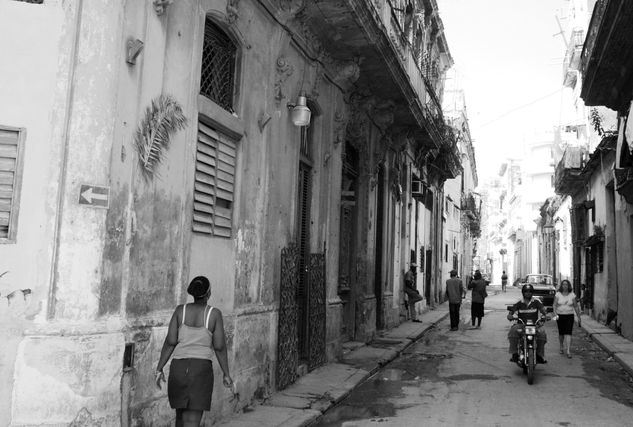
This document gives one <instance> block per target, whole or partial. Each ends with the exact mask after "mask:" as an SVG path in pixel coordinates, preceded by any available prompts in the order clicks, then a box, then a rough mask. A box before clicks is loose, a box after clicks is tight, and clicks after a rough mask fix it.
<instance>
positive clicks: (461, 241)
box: [442, 79, 480, 285]
mask: <svg viewBox="0 0 633 427" xmlns="http://www.w3.org/2000/svg"><path fill="white" fill-rule="evenodd" d="M454 80H455V79H453V81H454ZM443 109H444V115H445V117H446V118H447V120H448V121H449V122H450V124H451V127H452V128H453V132H454V133H455V135H456V139H457V143H458V148H459V152H460V156H461V173H460V174H459V176H457V177H456V178H452V179H448V180H446V182H445V184H444V195H445V200H444V214H443V221H444V235H443V245H444V254H443V256H444V259H443V263H444V265H443V268H442V271H443V274H444V279H445V280H446V278H447V277H448V274H449V272H450V271H451V270H452V269H455V270H457V272H458V274H459V277H462V278H465V277H466V276H467V275H469V274H471V273H472V272H473V257H474V256H475V250H474V249H475V243H476V242H477V239H478V238H479V216H480V212H479V209H478V207H476V206H475V199H474V195H473V191H474V190H475V188H477V184H478V177H477V162H476V159H475V150H474V148H473V142H472V138H471V135H470V127H469V123H468V116H467V113H466V99H465V95H464V91H463V90H461V89H459V88H456V87H450V88H449V85H448V82H447V90H446V91H445V93H444V108H443ZM445 280H444V283H443V285H445Z"/></svg>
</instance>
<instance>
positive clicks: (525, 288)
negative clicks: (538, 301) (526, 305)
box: [521, 283, 534, 296]
mask: <svg viewBox="0 0 633 427" xmlns="http://www.w3.org/2000/svg"><path fill="white" fill-rule="evenodd" d="M528 291H529V292H530V293H531V294H533V293H534V286H532V285H530V284H529V283H527V284H525V285H523V287H522V288H521V293H522V294H523V296H525V293H526V292H528Z"/></svg>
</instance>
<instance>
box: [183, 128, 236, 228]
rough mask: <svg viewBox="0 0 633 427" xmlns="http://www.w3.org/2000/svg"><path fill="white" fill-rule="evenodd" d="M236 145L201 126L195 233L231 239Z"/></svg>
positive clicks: (198, 146) (194, 208)
mask: <svg viewBox="0 0 633 427" xmlns="http://www.w3.org/2000/svg"><path fill="white" fill-rule="evenodd" d="M236 152H237V148H236V143H235V141H233V140H231V139H230V138H228V137H227V136H226V135H223V134H221V133H220V132H218V131H216V130H215V129H213V128H212V127H210V126H208V125H206V124H204V123H202V122H198V142H197V149H196V172H195V178H194V191H193V231H195V232H197V233H203V234H210V235H212V236H219V237H231V230H232V223H233V201H234V200H233V197H234V194H235V161H236Z"/></svg>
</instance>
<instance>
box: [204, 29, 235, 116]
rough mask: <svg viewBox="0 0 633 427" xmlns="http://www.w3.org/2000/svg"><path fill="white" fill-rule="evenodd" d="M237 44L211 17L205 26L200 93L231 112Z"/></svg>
mask: <svg viewBox="0 0 633 427" xmlns="http://www.w3.org/2000/svg"><path fill="white" fill-rule="evenodd" d="M236 54H237V46H236V45H235V43H233V42H232V41H231V39H230V38H229V37H228V36H227V35H226V33H225V32H224V31H222V29H220V27H218V26H217V25H216V24H215V23H213V21H212V20H211V19H210V18H207V20H206V23H205V26H204V44H203V48H202V70H201V73H200V93H201V94H202V95H204V96H206V97H207V98H209V99H210V100H212V101H213V102H215V103H216V104H218V105H220V106H221V107H222V108H224V109H225V110H227V111H229V112H230V113H233V112H234V109H233V91H234V85H235V68H236V67H235V58H236Z"/></svg>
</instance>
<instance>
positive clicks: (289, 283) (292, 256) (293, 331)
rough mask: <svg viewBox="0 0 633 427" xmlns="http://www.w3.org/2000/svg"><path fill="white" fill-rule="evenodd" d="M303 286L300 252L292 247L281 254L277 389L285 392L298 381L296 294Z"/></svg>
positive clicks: (295, 247) (295, 246)
mask: <svg viewBox="0 0 633 427" xmlns="http://www.w3.org/2000/svg"><path fill="white" fill-rule="evenodd" d="M298 282H299V248H298V247H297V245H294V244H290V245H289V246H288V247H287V248H284V249H282V250H281V289H280V292H279V325H278V330H277V389H278V390H282V389H284V388H286V387H287V386H288V385H289V384H292V383H293V382H294V381H295V379H296V378H297V364H298V360H299V338H298V331H297V302H296V292H297V283H298Z"/></svg>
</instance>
